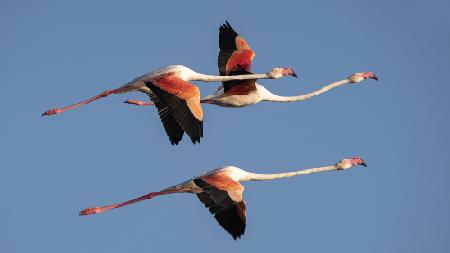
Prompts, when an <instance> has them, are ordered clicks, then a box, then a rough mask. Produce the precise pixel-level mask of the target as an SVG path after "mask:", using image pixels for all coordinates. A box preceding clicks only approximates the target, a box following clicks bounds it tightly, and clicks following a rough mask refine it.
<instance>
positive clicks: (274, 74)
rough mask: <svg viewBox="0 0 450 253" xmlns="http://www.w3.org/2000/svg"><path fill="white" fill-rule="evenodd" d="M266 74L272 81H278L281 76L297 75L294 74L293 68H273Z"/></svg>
mask: <svg viewBox="0 0 450 253" xmlns="http://www.w3.org/2000/svg"><path fill="white" fill-rule="evenodd" d="M267 74H268V75H269V76H270V77H271V78H273V79H278V78H280V77H283V76H293V77H297V74H296V73H295V71H294V69H293V68H273V69H272V70H271V71H269V73H267Z"/></svg>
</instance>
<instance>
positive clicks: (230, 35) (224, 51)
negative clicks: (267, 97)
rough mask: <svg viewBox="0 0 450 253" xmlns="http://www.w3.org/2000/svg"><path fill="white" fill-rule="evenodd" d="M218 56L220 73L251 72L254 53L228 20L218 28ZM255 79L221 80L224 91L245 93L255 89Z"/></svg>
mask: <svg viewBox="0 0 450 253" xmlns="http://www.w3.org/2000/svg"><path fill="white" fill-rule="evenodd" d="M219 48H220V51H219V57H218V65H219V72H220V75H245V74H252V73H251V72H250V71H251V64H252V60H253V57H255V53H254V52H253V51H252V50H251V49H250V47H249V46H248V44H247V42H246V41H245V40H244V39H243V38H242V37H241V36H239V34H238V33H237V32H236V31H234V29H233V27H231V25H230V23H228V21H227V22H226V23H225V24H223V25H221V26H220V28H219ZM255 81H256V80H241V81H239V80H235V81H228V82H223V87H224V92H227V91H229V90H232V88H233V87H237V86H239V87H237V88H235V89H234V90H232V94H233V95H246V94H248V93H249V92H251V91H253V90H256V86H255Z"/></svg>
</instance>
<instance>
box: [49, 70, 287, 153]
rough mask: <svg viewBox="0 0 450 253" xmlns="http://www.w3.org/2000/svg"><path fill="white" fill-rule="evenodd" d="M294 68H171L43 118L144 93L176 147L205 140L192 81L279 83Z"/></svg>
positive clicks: (52, 112) (200, 111) (198, 99)
mask: <svg viewBox="0 0 450 253" xmlns="http://www.w3.org/2000/svg"><path fill="white" fill-rule="evenodd" d="M292 72H293V70H292V69H291V68H273V69H272V70H271V71H269V72H267V73H265V74H250V75H236V76H213V75H205V74H200V73H197V72H195V71H193V70H192V69H190V68H188V67H186V66H183V65H170V66H167V67H163V68H160V69H157V70H155V71H153V72H150V73H147V74H144V75H142V76H140V77H137V78H135V79H134V80H132V81H131V82H128V83H126V84H125V85H123V86H121V87H119V88H117V89H113V90H106V91H104V92H102V93H100V94H98V95H97V96H94V97H92V98H89V99H87V100H84V101H82V102H79V103H76V104H74V105H70V106H67V107H64V108H54V109H50V110H48V111H46V112H44V113H43V114H42V116H49V115H54V114H59V113H62V112H64V111H67V110H70V109H73V108H76V107H79V106H82V105H85V104H88V103H91V102H93V101H95V100H97V99H100V98H103V97H107V96H109V95H111V94H121V93H127V92H132V91H140V92H143V93H146V94H147V95H149V96H150V98H151V100H152V101H153V103H152V104H154V105H155V106H156V107H157V109H158V113H159V116H160V119H161V122H162V123H163V126H164V129H165V131H166V133H167V135H168V136H169V140H170V142H171V144H172V145H174V144H177V145H178V143H179V141H180V140H181V139H182V137H183V133H184V132H185V133H186V134H187V135H188V136H189V137H190V138H191V140H192V143H194V144H195V143H196V142H200V138H201V137H203V111H202V108H201V105H200V90H199V88H198V87H197V86H195V85H193V84H191V83H190V81H204V82H223V81H230V80H247V79H277V78H281V77H283V76H287V75H290V74H291V73H292Z"/></svg>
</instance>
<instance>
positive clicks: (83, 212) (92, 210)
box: [79, 190, 178, 216]
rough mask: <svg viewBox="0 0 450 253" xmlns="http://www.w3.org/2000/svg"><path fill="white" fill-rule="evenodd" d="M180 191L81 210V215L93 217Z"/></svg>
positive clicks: (150, 194) (165, 192) (160, 193)
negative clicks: (93, 215) (92, 215)
mask: <svg viewBox="0 0 450 253" xmlns="http://www.w3.org/2000/svg"><path fill="white" fill-rule="evenodd" d="M176 192H178V191H175V190H165V191H160V192H150V193H149V194H146V195H144V196H141V197H139V198H135V199H131V200H128V201H125V202H122V203H118V204H112V205H107V206H97V207H89V208H86V209H84V210H81V211H80V213H79V215H80V216H81V215H91V214H97V213H103V212H106V211H109V210H111V209H114V208H119V207H123V206H127V205H131V204H134V203H137V202H140V201H143V200H146V199H152V198H154V197H157V196H160V195H165V194H171V193H176Z"/></svg>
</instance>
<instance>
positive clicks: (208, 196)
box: [79, 157, 367, 240]
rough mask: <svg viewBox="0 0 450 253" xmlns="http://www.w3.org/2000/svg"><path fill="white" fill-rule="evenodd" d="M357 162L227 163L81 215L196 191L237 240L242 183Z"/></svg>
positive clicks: (343, 167) (242, 216) (240, 228)
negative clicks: (269, 166)
mask: <svg viewBox="0 0 450 253" xmlns="http://www.w3.org/2000/svg"><path fill="white" fill-rule="evenodd" d="M355 165H362V166H365V167H367V164H366V163H365V162H364V160H362V159H361V158H359V157H354V158H349V159H343V160H341V161H339V162H338V163H336V164H334V165H330V166H324V167H318V168H311V169H305V170H298V171H293V172H286V173H277V174H257V173H251V172H247V171H244V170H242V169H239V168H237V167H234V166H225V167H221V168H218V169H215V170H212V171H209V172H206V173H205V174H203V175H201V176H198V177H194V178H192V179H190V180H188V181H185V182H183V183H181V184H178V185H175V186H172V187H168V188H166V189H164V190H162V191H158V192H150V193H148V194H146V195H144V196H141V197H138V198H135V199H131V200H128V201H126V202H122V203H118V204H112V205H107V206H102V207H91V208H87V209H84V210H82V211H80V213H79V214H80V215H91V214H97V213H102V212H105V211H108V210H111V209H114V208H119V207H123V206H126V205H130V204H134V203H137V202H140V201H143V200H147V199H152V198H154V197H157V196H160V195H167V194H173V193H195V194H196V195H197V197H198V198H199V200H200V201H201V202H202V203H203V204H204V205H205V207H206V208H208V209H209V211H210V212H211V214H213V215H214V218H216V220H217V222H218V223H219V225H220V226H222V227H223V228H224V229H225V230H226V231H227V232H228V233H229V234H231V236H232V237H233V239H235V240H236V239H237V238H240V237H241V236H242V235H243V234H244V232H245V226H246V203H245V201H244V199H243V197H242V193H243V192H244V186H242V185H241V184H240V183H239V182H245V181H260V180H273V179H281V178H288V177H293V176H298V175H305V174H310V173H316V172H322V171H332V170H346V169H349V168H351V167H353V166H355Z"/></svg>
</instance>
